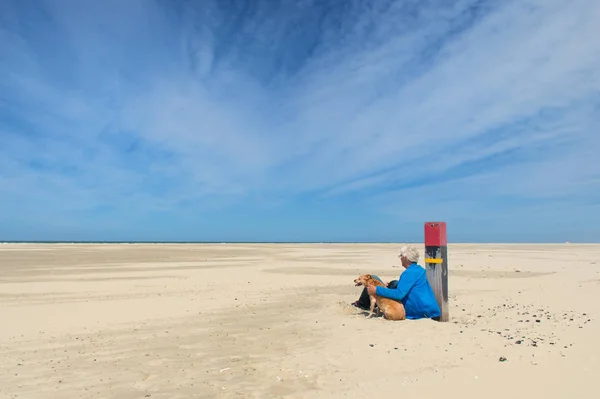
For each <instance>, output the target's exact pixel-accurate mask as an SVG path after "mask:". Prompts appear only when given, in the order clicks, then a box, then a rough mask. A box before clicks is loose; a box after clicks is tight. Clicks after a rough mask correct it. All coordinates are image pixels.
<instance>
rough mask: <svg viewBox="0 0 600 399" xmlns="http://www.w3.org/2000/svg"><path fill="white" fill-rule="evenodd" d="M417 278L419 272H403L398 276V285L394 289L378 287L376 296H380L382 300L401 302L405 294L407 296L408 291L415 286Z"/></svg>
mask: <svg viewBox="0 0 600 399" xmlns="http://www.w3.org/2000/svg"><path fill="white" fill-rule="evenodd" d="M419 277H420V273H419V270H405V271H404V273H402V275H401V276H400V279H399V281H398V285H397V286H396V288H395V289H391V288H385V287H381V286H378V287H377V290H376V291H375V292H376V293H377V295H379V296H382V297H384V298H390V299H394V300H396V301H401V300H402V299H404V297H405V296H406V294H408V292H409V291H410V289H411V288H412V287H413V286H414V285H415V283H416V282H417V280H418V279H419Z"/></svg>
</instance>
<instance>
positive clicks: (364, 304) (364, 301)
mask: <svg viewBox="0 0 600 399" xmlns="http://www.w3.org/2000/svg"><path fill="white" fill-rule="evenodd" d="M355 304H356V306H357V307H359V308H361V309H364V310H368V309H369V308H370V307H371V298H370V297H369V293H368V292H367V288H366V287H365V288H363V291H362V293H361V294H360V298H358V301H356V302H355Z"/></svg>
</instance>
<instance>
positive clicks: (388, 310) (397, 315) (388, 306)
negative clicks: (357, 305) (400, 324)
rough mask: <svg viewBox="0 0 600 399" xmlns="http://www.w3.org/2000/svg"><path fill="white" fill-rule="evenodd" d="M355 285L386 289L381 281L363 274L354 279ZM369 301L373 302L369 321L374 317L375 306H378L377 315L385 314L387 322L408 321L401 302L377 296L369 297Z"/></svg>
mask: <svg viewBox="0 0 600 399" xmlns="http://www.w3.org/2000/svg"><path fill="white" fill-rule="evenodd" d="M354 284H355V285H356V287H360V286H364V287H369V286H371V285H376V286H377V285H380V286H383V287H385V284H383V283H382V282H381V281H379V280H377V279H376V278H373V276H371V275H370V274H363V275H362V276H358V277H357V278H355V279H354ZM369 297H370V298H369V299H370V300H371V308H370V309H369V315H368V316H367V319H370V318H371V317H373V313H374V309H375V304H377V313H378V314H379V313H380V312H382V313H383V315H384V317H385V318H386V319H387V320H404V319H406V310H405V309H404V305H402V303H401V302H399V301H395V300H393V299H389V298H383V297H381V296H379V295H377V294H375V295H369Z"/></svg>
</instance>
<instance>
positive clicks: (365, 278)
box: [354, 274, 373, 287]
mask: <svg viewBox="0 0 600 399" xmlns="http://www.w3.org/2000/svg"><path fill="white" fill-rule="evenodd" d="M371 280H373V276H371V275H370V274H363V275H362V276H358V277H357V278H355V279H354V284H355V286H356V287H360V286H361V285H363V286H365V287H366V286H367V284H368V283H369V282H370V281H371Z"/></svg>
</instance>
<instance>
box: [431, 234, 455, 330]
mask: <svg viewBox="0 0 600 399" xmlns="http://www.w3.org/2000/svg"><path fill="white" fill-rule="evenodd" d="M447 246H448V241H447V239H446V222H427V223H425V269H426V270H427V280H428V281H429V284H430V285H431V288H432V289H433V293H434V294H435V299H436V300H437V303H438V305H439V307H440V311H441V315H440V321H444V322H445V321H448V320H449V319H450V315H449V314H448V249H447Z"/></svg>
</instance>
